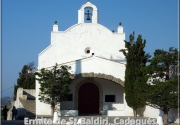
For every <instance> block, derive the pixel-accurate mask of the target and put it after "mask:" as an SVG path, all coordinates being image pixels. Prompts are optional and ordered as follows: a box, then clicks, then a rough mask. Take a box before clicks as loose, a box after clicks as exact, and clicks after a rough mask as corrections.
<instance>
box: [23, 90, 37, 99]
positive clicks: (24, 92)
mask: <svg viewBox="0 0 180 125" xmlns="http://www.w3.org/2000/svg"><path fill="white" fill-rule="evenodd" d="M23 95H27V99H28V100H35V99H36V98H35V97H34V96H33V95H31V94H29V93H27V92H26V91H24V90H23Z"/></svg>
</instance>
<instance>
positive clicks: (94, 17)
mask: <svg viewBox="0 0 180 125" xmlns="http://www.w3.org/2000/svg"><path fill="white" fill-rule="evenodd" d="M86 8H91V9H92V23H98V10H97V7H96V6H95V5H93V4H92V3H90V1H89V0H88V2H87V3H86V4H84V5H82V6H81V8H80V9H79V10H78V24H79V23H85V21H84V15H85V11H84V10H85V9H86Z"/></svg>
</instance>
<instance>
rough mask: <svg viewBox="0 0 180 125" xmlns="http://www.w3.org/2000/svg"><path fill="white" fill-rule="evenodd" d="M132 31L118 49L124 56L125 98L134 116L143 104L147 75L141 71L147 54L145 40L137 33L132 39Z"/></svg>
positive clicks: (147, 56)
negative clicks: (123, 46) (122, 45)
mask: <svg viewBox="0 0 180 125" xmlns="http://www.w3.org/2000/svg"><path fill="white" fill-rule="evenodd" d="M134 39H135V37H134V32H133V33H132V34H130V36H129V42H127V41H125V48H126V49H121V50H120V51H121V52H123V54H124V55H125V57H126V70H125V82H124V87H125V94H126V96H125V99H126V102H127V104H128V106H129V107H131V108H132V109H133V112H134V116H137V110H138V108H140V107H143V106H144V105H145V95H146V93H147V92H146V87H147V84H146V81H147V76H146V74H145V73H143V69H144V67H145V66H146V62H147V60H148V59H149V57H150V56H149V54H145V51H144V47H145V44H146V40H143V39H142V36H141V35H138V38H137V40H136V41H134Z"/></svg>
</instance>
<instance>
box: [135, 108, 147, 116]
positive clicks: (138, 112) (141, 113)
mask: <svg viewBox="0 0 180 125" xmlns="http://www.w3.org/2000/svg"><path fill="white" fill-rule="evenodd" d="M145 109H146V106H144V107H143V108H139V109H138V111H137V114H138V115H139V116H141V117H143V116H144V111H145Z"/></svg>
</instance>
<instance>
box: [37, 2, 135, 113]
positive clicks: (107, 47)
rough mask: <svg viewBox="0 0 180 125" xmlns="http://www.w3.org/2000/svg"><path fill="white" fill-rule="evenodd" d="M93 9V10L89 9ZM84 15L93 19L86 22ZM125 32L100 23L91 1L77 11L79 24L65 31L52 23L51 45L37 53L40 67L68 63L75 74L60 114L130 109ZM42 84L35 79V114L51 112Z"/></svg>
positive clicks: (96, 10)
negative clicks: (43, 97)
mask: <svg viewBox="0 0 180 125" xmlns="http://www.w3.org/2000/svg"><path fill="white" fill-rule="evenodd" d="M87 9H91V10H92V11H91V13H92V14H90V13H89V11H87ZM85 16H88V18H91V20H92V21H91V22H90V23H89V22H85V18H86V17H85ZM89 16H90V17H89ZM124 40H125V33H124V32H123V27H122V26H121V25H119V26H118V27H117V32H112V31H111V30H109V29H108V28H106V27H105V26H103V25H101V24H99V22H98V9H97V7H96V6H95V5H93V4H92V3H91V2H90V1H88V2H87V3H85V4H84V5H82V6H81V8H80V9H79V10H78V23H77V24H75V25H73V26H71V27H69V28H68V29H67V30H65V31H61V30H59V29H58V24H56V23H55V24H54V25H53V30H52V32H51V42H50V45H49V46H48V47H47V48H46V49H44V50H43V51H42V52H41V53H40V54H39V55H38V70H40V69H42V68H47V69H51V68H52V67H53V66H54V65H55V64H56V63H57V64H58V65H59V66H60V65H68V66H70V67H71V70H70V72H71V73H72V74H75V75H76V79H75V80H73V82H72V84H71V85H70V90H71V93H70V98H69V100H68V101H66V102H61V104H60V106H59V107H58V108H59V110H58V112H59V115H61V116H78V115H97V114H102V115H108V116H120V115H121V116H125V115H126V114H127V115H128V114H133V113H132V110H129V111H130V112H131V113H129V112H128V110H127V109H128V107H127V104H126V101H125V98H124V97H125V95H124V75H125V68H126V66H125V65H126V62H125V56H124V55H123V53H121V52H119V50H120V49H125V43H124ZM39 87H40V84H39V83H38V81H36V97H37V98H36V115H51V106H50V105H48V104H45V103H42V102H40V101H39V100H38V94H39Z"/></svg>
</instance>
